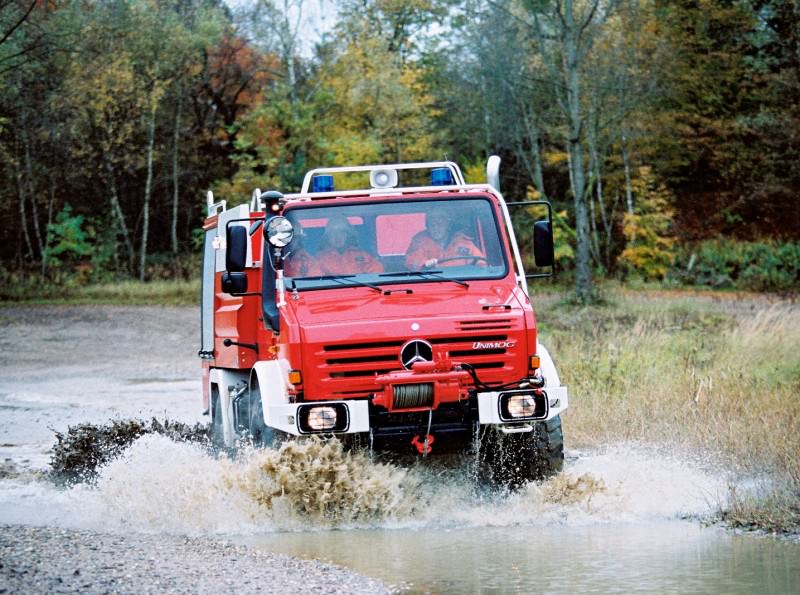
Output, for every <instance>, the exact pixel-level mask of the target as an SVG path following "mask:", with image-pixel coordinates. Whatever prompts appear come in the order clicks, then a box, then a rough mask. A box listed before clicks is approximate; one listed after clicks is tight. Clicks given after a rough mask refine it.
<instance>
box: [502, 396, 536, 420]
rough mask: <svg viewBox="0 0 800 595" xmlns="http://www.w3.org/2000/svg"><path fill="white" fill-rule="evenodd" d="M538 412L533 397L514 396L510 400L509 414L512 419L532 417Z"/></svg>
mask: <svg viewBox="0 0 800 595" xmlns="http://www.w3.org/2000/svg"><path fill="white" fill-rule="evenodd" d="M535 412H536V403H535V402H534V400H533V395H512V396H511V397H509V399H508V413H509V415H511V417H531V416H532V415H533V414H534V413H535Z"/></svg>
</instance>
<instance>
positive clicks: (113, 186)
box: [105, 154, 134, 274]
mask: <svg viewBox="0 0 800 595" xmlns="http://www.w3.org/2000/svg"><path fill="white" fill-rule="evenodd" d="M105 165H106V173H107V174H108V185H109V192H110V193H111V217H112V219H116V221H117V225H118V226H119V231H120V233H121V234H122V239H123V240H124V241H125V249H126V252H127V255H128V273H130V274H133V258H134V250H133V242H132V241H131V236H130V234H129V233H128V225H127V224H126V223H125V213H123V212H122V207H121V206H120V204H119V193H118V192H117V181H116V179H115V177H114V166H113V165H112V164H111V160H110V158H109V157H108V154H106V155H105Z"/></svg>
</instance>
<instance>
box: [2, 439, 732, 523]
mask: <svg viewBox="0 0 800 595" xmlns="http://www.w3.org/2000/svg"><path fill="white" fill-rule="evenodd" d="M3 487H4V489H3V490H2V491H0V522H11V523H28V524H54V525H57V526H68V527H81V528H89V529H101V530H109V529H112V530H113V529H116V530H123V531H139V532H155V533H171V534H186V535H204V534H217V535H220V534H226V535H236V534H238V535H246V534H260V533H272V532H279V531H287V530H289V531H317V530H327V529H333V528H345V529H352V528H415V529H417V528H452V527H504V526H514V525H539V526H546V525H553V524H567V525H585V524H597V523H608V522H620V521H622V522H639V521H646V522H650V521H653V520H666V519H673V518H678V517H681V516H685V515H687V514H690V515H704V514H706V515H707V514H710V513H712V512H713V510H715V508H716V507H717V506H718V504H719V502H720V498H722V497H723V496H722V495H723V494H724V493H725V492H726V484H725V482H724V481H723V480H722V479H721V478H718V477H716V476H714V475H713V474H710V473H708V472H706V471H704V470H702V469H700V468H698V467H694V466H692V465H690V464H688V463H687V462H686V461H685V460H683V459H681V458H679V457H671V456H666V455H663V454H660V453H656V452H653V451H652V450H650V449H647V448H644V447H640V446H620V447H617V448H615V449H611V450H608V451H606V452H602V453H586V454H581V455H579V456H578V457H577V458H575V459H574V460H568V462H567V465H566V468H565V471H564V472H563V473H562V474H560V475H558V476H556V477H554V478H552V479H550V480H548V481H545V482H541V483H532V484H529V485H527V486H525V488H523V489H521V490H518V491H514V492H508V491H497V490H489V489H486V488H483V487H480V486H477V485H476V483H475V482H474V480H473V479H472V476H471V469H470V465H469V464H466V465H463V466H461V467H456V468H450V469H440V468H437V467H432V466H429V465H427V464H425V465H423V464H420V465H416V466H411V467H399V466H396V465H393V464H389V463H378V462H374V461H372V460H370V458H369V457H368V456H366V455H365V454H364V453H361V452H351V451H348V450H345V449H343V447H342V446H341V444H340V443H338V442H337V441H321V440H316V439H311V440H304V441H300V442H289V443H287V444H284V445H283V446H281V447H280V448H279V449H277V450H270V449H265V450H252V449H245V450H243V451H242V452H241V454H240V455H239V456H238V457H237V458H236V459H233V460H232V459H228V458H226V457H215V456H213V455H211V454H209V453H208V451H207V450H206V449H205V448H202V447H200V446H198V445H196V444H188V443H179V442H174V441H172V440H170V439H169V438H167V437H165V436H161V435H155V434H152V435H145V436H142V437H141V438H139V439H138V440H137V441H136V442H135V443H134V444H133V445H132V446H131V447H130V448H128V449H127V450H125V451H124V452H123V453H122V454H121V455H119V456H117V457H116V458H115V459H113V460H112V461H111V462H109V463H107V464H106V465H105V466H103V467H101V468H100V469H99V470H98V475H97V479H96V482H95V484H94V485H76V486H73V487H71V488H69V489H57V488H55V487H53V486H52V485H51V484H48V483H46V482H44V481H41V480H39V481H34V482H30V481H29V482H16V483H15V482H14V481H4V483H3ZM43 510H46V511H47V512H46V513H43V512H42V511H43Z"/></svg>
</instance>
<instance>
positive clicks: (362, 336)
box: [204, 193, 536, 411]
mask: <svg viewBox="0 0 800 595" xmlns="http://www.w3.org/2000/svg"><path fill="white" fill-rule="evenodd" d="M422 196H423V197H425V195H422ZM447 196H448V195H447V194H446V193H443V194H442V195H437V199H444V198H447ZM452 197H453V198H462V197H463V194H458V193H453V194H452ZM486 197H488V198H489V199H490V200H491V203H492V205H493V209H494V210H495V212H496V216H497V218H498V220H499V221H501V222H502V221H503V219H502V217H501V216H500V215H501V213H500V209H499V206H498V204H497V200H496V199H495V197H493V196H492V195H490V194H486ZM413 198H416V197H415V196H409V197H408V199H413ZM383 199H385V200H397V199H396V198H395V197H383ZM335 200H336V203H337V204H340V203H347V202H357V201H359V200H360V201H362V202H363V201H364V200H365V199H364V198H363V197H361V198H352V199H351V198H341V199H335ZM380 200H382V197H369V201H371V202H377V201H380ZM305 204H308V203H305ZM290 206H291V205H290ZM287 208H288V207H287ZM251 218H252V219H253V221H258V220H263V218H264V213H253V214H252V215H251ZM215 224H216V222H215V221H214V220H213V219H209V221H208V222H207V226H206V229H209V228H213V227H214V226H215ZM500 237H501V240H502V244H503V246H502V249H503V250H504V251H505V256H506V261H507V262H508V263H509V266H508V269H507V274H506V275H505V277H503V278H501V279H486V280H481V279H478V280H470V281H469V287H464V286H461V285H458V284H456V283H453V282H447V281H433V280H430V281H415V282H413V283H406V284H404V283H393V284H390V285H386V286H382V289H383V290H384V291H382V292H380V293H379V292H376V291H373V290H372V289H370V288H367V287H343V286H342V287H332V288H329V289H318V290H314V291H300V292H294V293H293V292H291V291H286V294H285V301H286V304H285V306H282V307H281V308H280V312H281V318H280V325H281V332H280V334H278V335H276V334H274V333H273V332H272V330H271V329H267V328H265V325H264V324H263V322H262V310H261V299H260V298H259V297H258V296H240V297H234V296H231V295H228V294H226V293H224V292H223V291H222V289H221V284H220V277H221V274H220V273H217V274H216V275H215V280H214V293H215V298H214V310H215V314H214V315H215V319H214V357H213V359H211V360H206V361H205V362H204V373H205V377H206V378H207V375H208V369H209V368H210V367H221V368H231V369H239V370H249V369H251V368H252V367H253V366H254V364H255V363H256V362H257V361H258V360H269V359H275V358H277V357H281V358H285V359H286V360H288V362H289V364H290V366H291V368H292V369H293V370H298V371H300V372H301V375H302V383H300V384H297V385H295V386H294V387H293V390H292V391H291V392H292V394H293V395H294V397H295V398H296V399H297V400H298V401H300V400H302V401H315V400H331V399H365V398H371V399H372V402H373V404H374V405H376V406H380V407H384V408H385V409H387V410H388V411H392V410H393V404H392V398H391V390H392V389H391V387H392V386H394V385H397V384H404V383H411V382H413V383H420V382H433V383H434V385H435V387H436V391H435V398H434V407H433V408H434V409H435V408H436V407H438V405H439V404H441V403H443V402H457V401H462V400H464V399H466V398H467V388H468V386H470V385H471V383H472V381H471V379H470V377H469V375H468V374H467V373H466V372H464V371H463V370H459V369H455V368H454V366H453V363H469V364H471V365H472V366H473V367H474V368H475V370H476V371H477V372H478V373H479V374H480V379H481V381H482V382H484V383H487V384H488V383H504V382H509V381H513V380H519V379H522V378H525V377H527V376H528V375H529V374H530V370H529V362H530V356H531V355H533V354H534V353H535V352H536V323H535V318H534V314H533V309H532V307H531V304H530V300H529V298H528V296H527V295H526V293H525V292H524V291H523V290H522V288H520V287H519V285H518V284H517V279H516V276H515V272H514V266H513V263H514V259H513V255H512V253H511V248H510V244H509V240H508V238H507V237H506V234H505V233H502V234H501V236H500ZM262 238H263V236H262V234H261V233H255V234H252V236H251V241H252V254H253V259H254V260H256V261H258V260H260V259H261V254H262ZM246 273H247V275H248V291H249V292H253V293H258V292H260V290H261V274H262V269H261V268H260V267H259V268H251V269H248V270H247V271H246ZM417 337H420V338H424V339H425V340H426V341H428V342H430V343H431V345H432V347H433V352H434V359H435V361H434V362H432V363H431V364H429V365H422V366H420V365H417V366H415V367H414V370H413V371H409V370H404V368H403V366H402V364H401V362H400V359H399V351H400V349H401V347H402V346H403V345H404V343H406V342H407V341H408V340H410V339H412V338H417ZM225 339H231V340H233V341H235V342H239V343H250V344H257V345H258V353H256V351H255V350H253V349H250V348H246V347H241V346H236V345H230V346H225V345H224V344H223V342H224V341H225ZM207 386H208V382H204V387H205V391H206V394H204V400H205V403H206V407H207V406H208V394H207ZM425 409H426V410H427V408H425Z"/></svg>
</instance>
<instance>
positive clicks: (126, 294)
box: [0, 279, 200, 306]
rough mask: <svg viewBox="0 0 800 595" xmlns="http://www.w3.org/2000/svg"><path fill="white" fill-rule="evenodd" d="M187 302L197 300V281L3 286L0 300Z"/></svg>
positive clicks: (81, 302) (168, 303)
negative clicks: (64, 285) (65, 285)
mask: <svg viewBox="0 0 800 595" xmlns="http://www.w3.org/2000/svg"><path fill="white" fill-rule="evenodd" d="M2 303H15V304H23V303H24V304H110V305H137V306H139V305H170V306H187V305H196V304H199V303H200V281H199V279H194V280H191V281H148V282H146V283H143V282H140V281H118V282H114V283H101V284H96V285H85V286H67V287H63V286H62V287H59V286H39V287H27V286H26V287H17V288H13V287H6V288H5V290H3V291H2V292H0V304H2Z"/></svg>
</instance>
